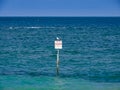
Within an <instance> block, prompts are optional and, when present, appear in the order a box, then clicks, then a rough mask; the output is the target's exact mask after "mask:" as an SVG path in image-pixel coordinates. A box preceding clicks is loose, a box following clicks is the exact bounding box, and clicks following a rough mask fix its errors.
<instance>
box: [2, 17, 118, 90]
mask: <svg viewBox="0 0 120 90" xmlns="http://www.w3.org/2000/svg"><path fill="white" fill-rule="evenodd" d="M56 37H59V38H60V39H61V40H62V42H63V48H62V49H61V50H60V65H59V75H56V53H57V50H55V49H54V41H55V40H56ZM0 90H120V17H0Z"/></svg>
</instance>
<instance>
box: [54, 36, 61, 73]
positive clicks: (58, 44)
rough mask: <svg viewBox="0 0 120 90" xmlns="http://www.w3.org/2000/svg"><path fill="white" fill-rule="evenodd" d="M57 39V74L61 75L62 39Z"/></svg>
mask: <svg viewBox="0 0 120 90" xmlns="http://www.w3.org/2000/svg"><path fill="white" fill-rule="evenodd" d="M56 39H57V40H55V49H57V61H56V70H57V75H59V60H60V59H59V50H60V49H62V40H60V39H59V38H58V37H57V38H56Z"/></svg>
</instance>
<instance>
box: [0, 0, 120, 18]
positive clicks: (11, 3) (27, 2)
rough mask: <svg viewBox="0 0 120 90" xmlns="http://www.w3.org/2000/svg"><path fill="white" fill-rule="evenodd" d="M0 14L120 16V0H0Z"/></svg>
mask: <svg viewBox="0 0 120 90" xmlns="http://www.w3.org/2000/svg"><path fill="white" fill-rule="evenodd" d="M0 16H120V0H0Z"/></svg>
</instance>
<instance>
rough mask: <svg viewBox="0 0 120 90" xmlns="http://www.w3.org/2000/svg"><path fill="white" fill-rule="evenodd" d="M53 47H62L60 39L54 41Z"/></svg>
mask: <svg viewBox="0 0 120 90" xmlns="http://www.w3.org/2000/svg"><path fill="white" fill-rule="evenodd" d="M55 49H62V40H56V41H55Z"/></svg>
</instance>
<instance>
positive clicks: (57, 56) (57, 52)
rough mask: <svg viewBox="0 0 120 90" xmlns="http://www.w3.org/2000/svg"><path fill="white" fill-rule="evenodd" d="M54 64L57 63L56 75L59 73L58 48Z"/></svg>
mask: <svg viewBox="0 0 120 90" xmlns="http://www.w3.org/2000/svg"><path fill="white" fill-rule="evenodd" d="M56 64H57V68H56V69H57V75H59V50H57V62H56Z"/></svg>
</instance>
